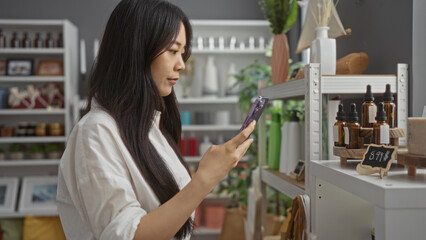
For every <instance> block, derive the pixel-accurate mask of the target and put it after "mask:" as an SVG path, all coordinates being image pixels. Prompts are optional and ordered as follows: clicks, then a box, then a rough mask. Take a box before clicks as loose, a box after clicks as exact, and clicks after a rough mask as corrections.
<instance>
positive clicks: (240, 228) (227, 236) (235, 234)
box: [219, 207, 247, 240]
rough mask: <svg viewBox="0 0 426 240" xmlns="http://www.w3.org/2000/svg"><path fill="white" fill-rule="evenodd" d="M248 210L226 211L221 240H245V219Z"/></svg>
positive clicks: (233, 209) (234, 209) (232, 209)
mask: <svg viewBox="0 0 426 240" xmlns="http://www.w3.org/2000/svg"><path fill="white" fill-rule="evenodd" d="M246 215H247V210H245V209H243V208H241V207H239V208H230V209H226V211H225V217H224V220H223V225H222V230H221V232H220V238H219V239H220V240H245V239H246V237H245V232H244V219H245V218H246Z"/></svg>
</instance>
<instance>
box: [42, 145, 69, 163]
mask: <svg viewBox="0 0 426 240" xmlns="http://www.w3.org/2000/svg"><path fill="white" fill-rule="evenodd" d="M44 150H45V152H46V154H47V158H49V159H60V158H61V156H62V153H63V151H64V147H63V146H62V144H60V143H49V144H47V145H46V147H45V149H44Z"/></svg>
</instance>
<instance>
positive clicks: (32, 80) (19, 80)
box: [0, 76, 65, 83]
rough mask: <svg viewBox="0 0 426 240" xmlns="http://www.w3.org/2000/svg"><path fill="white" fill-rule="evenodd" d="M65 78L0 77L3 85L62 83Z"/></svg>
mask: <svg viewBox="0 0 426 240" xmlns="http://www.w3.org/2000/svg"><path fill="white" fill-rule="evenodd" d="M64 81H65V77H61V76H59V77H56V76H55V77H48V76H19V77H18V76H6V77H5V76H0V82H3V83H42V82H64Z"/></svg>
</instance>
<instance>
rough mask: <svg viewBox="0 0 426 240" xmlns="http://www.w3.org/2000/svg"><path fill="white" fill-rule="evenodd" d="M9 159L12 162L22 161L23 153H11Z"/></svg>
mask: <svg viewBox="0 0 426 240" xmlns="http://www.w3.org/2000/svg"><path fill="white" fill-rule="evenodd" d="M10 159H12V160H22V159H24V152H11V153H10Z"/></svg>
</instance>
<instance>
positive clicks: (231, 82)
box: [226, 62, 240, 96]
mask: <svg viewBox="0 0 426 240" xmlns="http://www.w3.org/2000/svg"><path fill="white" fill-rule="evenodd" d="M237 73H238V72H237V68H236V67H235V63H233V62H231V63H230V64H229V68H228V79H227V80H228V81H227V87H226V95H228V96H229V95H238V94H240V89H239V88H238V86H237V79H236V78H235V75H236V74H237Z"/></svg>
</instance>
